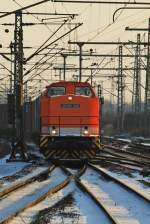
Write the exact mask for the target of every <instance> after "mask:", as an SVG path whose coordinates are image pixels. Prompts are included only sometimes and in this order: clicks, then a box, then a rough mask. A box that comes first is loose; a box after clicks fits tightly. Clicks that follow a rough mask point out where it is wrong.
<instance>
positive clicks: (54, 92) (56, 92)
mask: <svg viewBox="0 0 150 224" xmlns="http://www.w3.org/2000/svg"><path fill="white" fill-rule="evenodd" d="M47 95H48V96H63V95H65V88H64V87H51V88H49V89H48V93H47Z"/></svg>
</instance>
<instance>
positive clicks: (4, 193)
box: [0, 165, 55, 197]
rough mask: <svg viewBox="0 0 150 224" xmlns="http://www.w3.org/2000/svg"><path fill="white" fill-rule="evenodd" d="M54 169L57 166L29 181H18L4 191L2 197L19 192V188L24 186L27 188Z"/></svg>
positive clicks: (0, 192) (1, 192)
mask: <svg viewBox="0 0 150 224" xmlns="http://www.w3.org/2000/svg"><path fill="white" fill-rule="evenodd" d="M54 168H55V166H54V165H52V166H51V167H49V168H48V169H47V170H44V171H42V172H40V173H39V174H37V175H35V176H33V177H30V178H28V179H27V180H23V181H22V180H20V181H17V183H14V184H12V185H11V186H8V187H6V188H4V189H2V190H1V191H0V197H4V196H5V195H6V194H8V193H11V192H12V191H15V190H17V189H19V188H21V187H23V186H26V185H27V184H29V183H32V182H33V181H35V180H38V179H39V178H40V177H41V176H42V175H44V174H48V173H50V172H52V171H53V169H54Z"/></svg>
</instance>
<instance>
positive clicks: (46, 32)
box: [0, 0, 150, 100]
mask: <svg viewBox="0 0 150 224" xmlns="http://www.w3.org/2000/svg"><path fill="white" fill-rule="evenodd" d="M35 2H39V1H35V0H24V1H23V0H15V1H14V0H5V1H1V3H0V8H1V11H12V10H15V9H18V8H20V7H19V5H18V4H20V5H21V6H26V5H30V4H32V3H35ZM127 2H128V1H127ZM137 2H138V1H137ZM141 2H143V1H142V0H141ZM144 2H149V1H148V0H147V1H146V0H145V1H144ZM122 6H123V5H122ZM119 7H121V6H119V5H117V4H116V5H103V4H96V5H94V4H68V3H53V2H51V1H50V2H48V3H45V4H42V5H41V6H37V7H34V8H32V9H28V11H30V12H46V13H54V12H56V13H77V14H78V16H77V17H76V18H75V19H74V20H72V22H74V23H78V22H80V23H83V25H82V26H81V27H80V28H78V29H77V30H76V31H75V32H74V33H71V35H68V36H67V37H65V38H63V39H62V40H61V41H59V42H57V44H58V46H57V47H59V48H62V47H65V48H67V49H68V47H70V46H69V45H68V40H72V41H77V40H78V41H118V40H120V41H128V40H132V41H136V35H137V32H131V31H125V27H126V26H130V27H140V28H141V27H143V28H146V27H148V18H149V11H150V10H142V9H139V10H135V9H134V10H122V11H120V12H119V13H117V15H116V17H117V19H116V21H115V22H114V23H113V21H112V16H113V13H114V11H115V10H116V9H117V8H119ZM54 17H55V16H31V15H28V16H27V15H23V22H34V23H39V22H41V19H45V18H51V20H46V21H47V22H56V21H57V22H62V21H63V20H64V19H63V18H60V19H56V18H58V17H56V18H55V19H53V18H54ZM13 22H14V15H11V16H8V17H6V18H2V19H0V27H1V29H0V37H1V38H0V44H2V45H3V48H2V49H1V51H0V52H9V48H8V46H9V44H10V41H13V40H14V26H3V25H2V24H3V23H13ZM59 26H60V25H59V24H58V25H56V24H55V25H54V24H52V23H51V24H49V25H35V26H26V27H24V28H23V30H24V46H25V47H34V48H33V49H25V50H24V56H25V57H28V56H29V55H30V54H31V53H32V52H33V51H35V50H36V48H37V47H39V46H40V45H41V44H42V43H43V42H44V41H45V40H46V39H47V38H48V37H49V36H50V35H51V34H52V33H53V32H54V31H55V30H56V29H57V28H58V27H59ZM72 27H73V25H72ZM6 28H8V29H9V33H5V29H6ZM69 29H70V26H69V25H67V26H63V27H62V29H61V30H60V31H59V32H58V33H57V35H55V37H53V38H52V39H51V40H55V39H56V37H59V36H60V35H62V34H63V33H65V32H67V31H68V30H69ZM144 38H145V39H146V38H147V34H146V33H145V34H144V32H141V39H143V40H144ZM71 47H72V48H75V46H71ZM90 48H93V49H94V51H96V52H97V53H117V52H118V49H117V46H109V47H108V46H106V45H104V46H98V45H93V46H91V45H85V46H84V48H83V49H84V50H89V49H90ZM129 51H131V52H133V53H134V50H133V49H131V47H130V49H124V53H129ZM45 52H46V51H45ZM53 52H55V51H53ZM142 53H145V52H144V51H142ZM39 58H40V57H35V58H33V59H32V60H31V61H30V62H29V63H28V64H27V65H26V66H24V69H26V70H25V72H26V71H27V70H28V69H29V68H30V67H31V66H32V65H33V64H34V63H35V62H36V61H38V60H39ZM101 60H102V58H87V60H83V67H87V66H90V65H91V64H92V63H93V62H96V63H100V62H101ZM0 62H1V63H2V64H3V65H5V66H6V67H7V68H9V69H10V63H9V62H8V61H7V60H5V59H3V58H2V57H1V61H0ZM51 62H53V63H55V66H57V64H59V65H60V64H61V63H62V58H60V57H58V58H57V59H56V58H55V59H54V58H53V59H51ZM67 63H69V64H76V65H77V66H78V58H70V57H69V58H67ZM107 63H108V65H107V67H117V66H118V62H117V59H115V60H114V61H111V62H110V59H104V61H103V63H102V64H101V66H104V65H105V64H107ZM144 63H146V61H145V62H144ZM124 66H130V67H132V66H134V60H133V59H130V60H124ZM43 68H46V65H43ZM34 73H35V70H34V71H33V72H32V73H31V74H30V75H28V76H26V77H25V80H27V79H29V78H30V77H31V75H34ZM77 73H78V72H75V71H72V72H67V78H68V79H70V78H71V77H72V75H73V74H77ZM7 74H8V72H7V71H6V70H5V71H4V70H1V73H0V78H2V77H5V76H7ZM55 74H56V75H57V74H58V72H57V73H55V72H54V71H51V70H49V71H47V72H44V73H41V77H42V78H44V79H51V78H53V79H56V78H55V77H54V75H55ZM83 74H87V75H89V74H90V72H89V71H84V72H83ZM98 74H99V75H100V74H102V75H103V74H112V72H111V71H104V72H103V71H101V72H98ZM126 75H127V74H126ZM128 75H130V76H131V77H132V76H133V74H132V73H130V72H128ZM36 78H37V79H42V78H40V77H39V76H38V77H36ZM6 81H7V79H4V80H2V81H1V84H5V83H6ZM97 81H99V82H100V81H104V88H105V89H107V91H111V90H110V88H111V82H110V79H106V78H105V79H104V78H101V79H97ZM144 82H145V72H142V84H143V85H145V83H144ZM7 83H8V81H7ZM7 83H6V84H7ZM47 84H48V82H46V81H42V82H41V85H40V84H39V81H38V80H34V81H32V82H28V85H29V86H33V85H34V86H35V85H36V87H37V89H38V90H39V88H41V87H44V86H45V85H47ZM126 85H127V87H126V89H129V91H128V90H127V91H126V96H127V95H128V96H127V97H126V99H128V100H129V99H131V91H130V90H132V78H129V77H128V78H126ZM1 87H2V86H1ZM114 88H115V89H116V86H114ZM30 91H32V90H30ZM33 91H34V90H33ZM143 91H144V89H143ZM143 91H142V92H143ZM34 92H35V91H34ZM104 93H105V96H106V97H107V98H110V94H107V92H106V91H105V92H104ZM115 94H116V93H115Z"/></svg>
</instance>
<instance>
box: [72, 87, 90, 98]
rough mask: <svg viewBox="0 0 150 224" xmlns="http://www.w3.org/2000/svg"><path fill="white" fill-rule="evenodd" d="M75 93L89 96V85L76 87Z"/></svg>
mask: <svg viewBox="0 0 150 224" xmlns="http://www.w3.org/2000/svg"><path fill="white" fill-rule="evenodd" d="M75 95H77V96H81V95H82V96H91V95H92V92H91V90H90V88H89V87H76V88H75Z"/></svg>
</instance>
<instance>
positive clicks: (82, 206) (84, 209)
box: [11, 182, 112, 224]
mask: <svg viewBox="0 0 150 224" xmlns="http://www.w3.org/2000/svg"><path fill="white" fill-rule="evenodd" d="M69 194H71V195H72V197H73V204H72V205H70V206H67V207H65V205H64V210H63V211H62V212H64V213H66V214H67V216H64V217H63V216H62V215H61V211H60V210H59V213H60V214H58V212H57V211H56V210H57V209H55V212H54V214H53V215H52V214H51V220H50V222H49V223H51V224H62V223H75V224H76V223H82V224H93V223H98V220H100V222H101V223H102V224H110V223H112V222H111V221H110V220H109V219H108V217H107V216H106V215H105V213H104V212H103V210H101V209H100V208H99V207H97V205H96V204H95V203H94V202H93V201H92V199H91V198H89V196H87V195H86V194H84V193H83V192H82V191H81V190H80V189H79V188H77V186H76V185H75V184H74V182H71V183H70V184H69V185H68V186H67V187H65V188H64V189H62V190H60V191H59V192H58V193H56V194H53V195H52V196H51V197H47V198H46V199H45V200H43V201H42V202H40V203H39V204H37V205H35V206H33V207H31V208H29V209H26V210H25V211H24V212H22V213H20V214H19V215H18V217H16V218H14V219H13V220H11V224H24V223H26V224H29V223H31V222H32V221H33V220H34V219H35V217H36V215H38V213H39V211H40V210H43V209H46V208H52V207H53V206H54V205H55V204H56V203H58V202H59V201H60V200H62V199H63V198H64V197H66V196H67V195H69ZM69 214H70V216H69ZM71 214H76V215H77V217H74V216H72V217H71Z"/></svg>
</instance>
